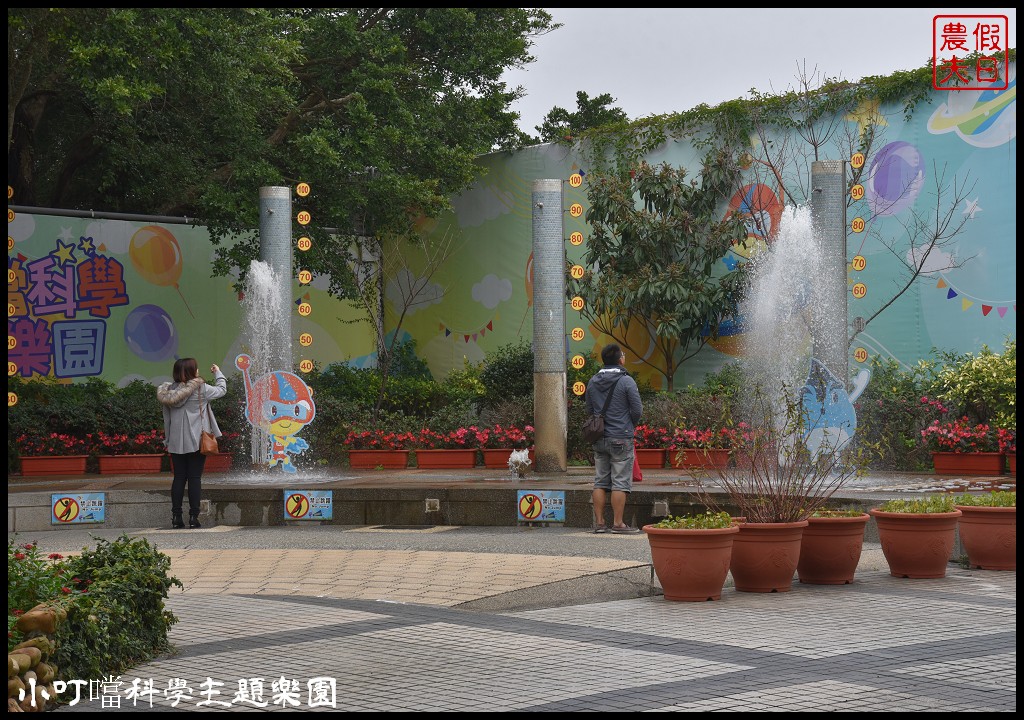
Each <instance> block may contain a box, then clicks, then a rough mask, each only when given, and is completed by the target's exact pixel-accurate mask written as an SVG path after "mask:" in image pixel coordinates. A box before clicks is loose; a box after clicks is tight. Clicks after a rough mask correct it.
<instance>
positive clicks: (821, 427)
mask: <svg viewBox="0 0 1024 720" xmlns="http://www.w3.org/2000/svg"><path fill="white" fill-rule="evenodd" d="M868 378H869V373H868V371H867V370H861V371H860V373H858V374H857V377H855V378H854V381H853V389H852V390H851V391H850V392H847V391H846V386H845V385H844V384H843V382H842V381H840V380H839V378H837V377H836V376H835V375H834V374H832V372H831V371H830V370H829V369H828V368H827V367H825V365H823V364H822V363H821V362H820V361H819V360H817V359H815V358H811V368H810V372H809V373H808V374H807V381H806V382H805V383H804V387H803V393H802V396H801V400H802V413H803V423H804V425H803V430H804V431H803V441H804V444H805V445H806V446H807V449H808V451H809V452H810V454H811V457H818V456H819V455H820V454H822V453H836V452H839V451H841V450H842V449H843V448H845V447H846V446H847V445H848V444H849V442H850V440H851V439H852V438H853V435H854V433H855V432H856V431H857V412H856V410H855V409H854V407H853V403H854V402H855V401H856V400H857V398H858V397H860V394H861V393H862V392H863V391H864V388H865V387H866V386H867V383H868Z"/></svg>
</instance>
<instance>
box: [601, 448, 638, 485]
mask: <svg viewBox="0 0 1024 720" xmlns="http://www.w3.org/2000/svg"><path fill="white" fill-rule="evenodd" d="M594 470H595V472H596V475H597V477H596V478H595V480H594V488H595V489H598V490H621V491H622V492H627V493H628V492H630V491H631V490H632V489H633V439H632V438H628V439H627V438H602V439H600V440H598V441H597V442H596V443H594Z"/></svg>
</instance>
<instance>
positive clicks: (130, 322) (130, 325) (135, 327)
mask: <svg viewBox="0 0 1024 720" xmlns="http://www.w3.org/2000/svg"><path fill="white" fill-rule="evenodd" d="M124 341H125V342H126V343H128V347H129V349H131V351H132V352H133V353H135V354H136V355H138V356H139V357H140V358H142V359H143V360H148V361H149V362H157V361H159V360H166V359H167V358H169V357H174V355H175V353H176V352H177V351H178V331H177V330H176V329H175V327H174V322H173V321H172V320H171V317H170V315H168V314H167V313H166V312H164V309H163V308H161V307H157V306H156V305H139V306H138V307H137V308H135V309H134V310H132V311H131V312H130V313H129V314H128V317H127V318H125V321H124Z"/></svg>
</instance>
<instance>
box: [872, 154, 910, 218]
mask: <svg viewBox="0 0 1024 720" xmlns="http://www.w3.org/2000/svg"><path fill="white" fill-rule="evenodd" d="M923 165H924V160H923V159H922V158H921V153H920V152H918V150H917V148H916V147H914V146H913V145H911V144H910V143H908V142H903V141H902V140H898V141H896V142H892V143H889V144H888V145H886V146H885V147H884V148H882V150H881V152H879V153H878V155H876V156H875V159H874V161H873V162H872V163H871V169H870V170H868V176H867V180H866V181H865V183H864V189H865V197H866V198H867V201H868V205H869V206H870V207H871V214H872V215H895V214H896V213H898V212H901V211H903V210H906V209H907V208H908V207H910V206H911V205H913V204H914V201H915V200H916V199H917V196H918V195H919V194H920V192H921V188H922V187H923V186H924V170H922V167H923Z"/></svg>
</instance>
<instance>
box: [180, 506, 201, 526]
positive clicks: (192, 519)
mask: <svg viewBox="0 0 1024 720" xmlns="http://www.w3.org/2000/svg"><path fill="white" fill-rule="evenodd" d="M188 526H189V527H190V528H201V527H202V525H200V524H199V511H198V510H189V512H188ZM182 527H184V525H182Z"/></svg>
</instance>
